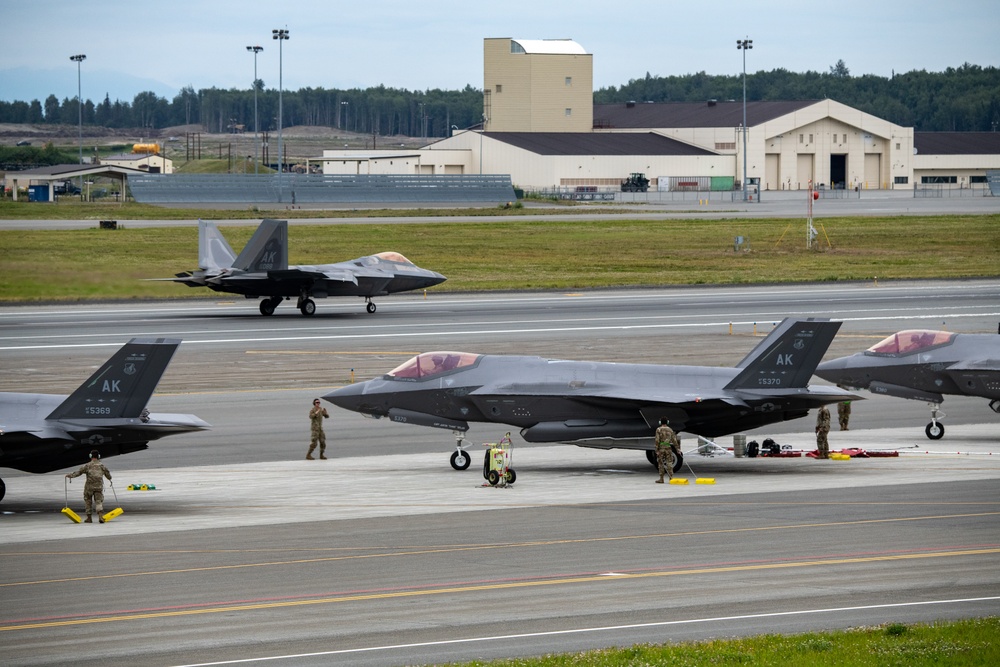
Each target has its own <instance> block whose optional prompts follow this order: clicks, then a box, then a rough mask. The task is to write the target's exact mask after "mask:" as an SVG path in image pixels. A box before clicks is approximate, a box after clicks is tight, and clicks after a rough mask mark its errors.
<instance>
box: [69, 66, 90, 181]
mask: <svg viewBox="0 0 1000 667" xmlns="http://www.w3.org/2000/svg"><path fill="white" fill-rule="evenodd" d="M69 59H70V60H72V61H73V62H75V63H76V110H77V112H78V115H79V118H80V120H79V125H78V126H77V135H76V139H77V143H78V145H79V147H80V164H83V94H82V88H81V87H80V63H82V62H83V61H84V60H86V59H87V56H86V55H85V54H83V53H80V54H78V55H75V56H70V57H69ZM80 196H81V197H82V196H83V174H80Z"/></svg>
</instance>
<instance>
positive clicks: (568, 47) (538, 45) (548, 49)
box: [510, 39, 588, 56]
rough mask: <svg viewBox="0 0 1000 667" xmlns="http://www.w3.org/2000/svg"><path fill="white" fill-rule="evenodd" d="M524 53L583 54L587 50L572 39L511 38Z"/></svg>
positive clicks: (585, 53)
mask: <svg viewBox="0 0 1000 667" xmlns="http://www.w3.org/2000/svg"><path fill="white" fill-rule="evenodd" d="M510 41H512V42H517V43H518V44H520V45H521V48H522V49H524V52H525V53H542V54H551V55H573V56H585V55H588V54H587V50H586V49H585V48H583V47H582V46H580V45H579V44H577V43H576V42H574V41H573V40H572V39H512V40H510Z"/></svg>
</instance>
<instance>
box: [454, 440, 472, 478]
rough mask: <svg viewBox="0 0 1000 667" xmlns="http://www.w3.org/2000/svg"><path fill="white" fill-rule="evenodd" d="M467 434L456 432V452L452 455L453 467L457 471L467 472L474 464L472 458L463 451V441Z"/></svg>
mask: <svg viewBox="0 0 1000 667" xmlns="http://www.w3.org/2000/svg"><path fill="white" fill-rule="evenodd" d="M464 439H465V434H463V433H461V432H460V431H455V452H454V453H453V454H452V455H451V467H452V468H454V469H455V470H467V469H468V467H469V464H471V463H472V457H471V456H469V454H468V452H466V451H465V450H464V449H462V441H463V440H464Z"/></svg>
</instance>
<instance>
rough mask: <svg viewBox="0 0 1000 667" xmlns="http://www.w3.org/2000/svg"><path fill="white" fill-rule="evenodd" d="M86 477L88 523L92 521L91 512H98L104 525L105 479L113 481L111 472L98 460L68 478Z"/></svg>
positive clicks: (84, 498)
mask: <svg viewBox="0 0 1000 667" xmlns="http://www.w3.org/2000/svg"><path fill="white" fill-rule="evenodd" d="M80 475H86V476H87V481H86V482H85V483H84V485H83V503H84V505H86V507H87V521H88V522H89V521H90V513H91V510H92V509H93V510H97V515H98V519H99V520H100V522H101V523H104V518H103V517H101V516H100V515H101V513H102V512H103V511H104V478H105V477H107V478H108V479H109V480H110V479H111V472H110V471H109V470H108V469H107V468H105V467H104V464H103V463H101V462H100V460H98V459H91V460H90V462H89V463H86V464H84V465H83V467H82V468H80V469H79V470H77V471H76V472H71V473H70V474H68V475H66V476H67V477H79V476H80Z"/></svg>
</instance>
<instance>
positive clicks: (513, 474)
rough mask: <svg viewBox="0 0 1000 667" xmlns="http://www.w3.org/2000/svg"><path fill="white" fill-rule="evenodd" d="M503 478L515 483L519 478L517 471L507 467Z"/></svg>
mask: <svg viewBox="0 0 1000 667" xmlns="http://www.w3.org/2000/svg"><path fill="white" fill-rule="evenodd" d="M503 478H504V481H506V482H507V483H508V484H513V483H514V480H515V479H517V473H516V472H514V469H513V468H507V474H506V475H504V476H503Z"/></svg>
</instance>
